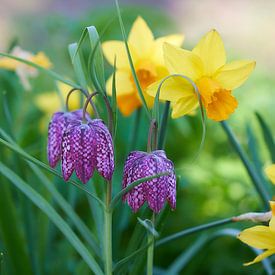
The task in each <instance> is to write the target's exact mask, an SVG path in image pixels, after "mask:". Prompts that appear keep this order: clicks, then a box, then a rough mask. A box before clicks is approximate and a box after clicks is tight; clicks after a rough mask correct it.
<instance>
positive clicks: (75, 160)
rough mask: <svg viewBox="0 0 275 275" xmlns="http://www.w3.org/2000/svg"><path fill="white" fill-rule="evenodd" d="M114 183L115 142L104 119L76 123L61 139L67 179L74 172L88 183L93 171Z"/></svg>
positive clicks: (63, 166)
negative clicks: (112, 180)
mask: <svg viewBox="0 0 275 275" xmlns="http://www.w3.org/2000/svg"><path fill="white" fill-rule="evenodd" d="M95 169H97V170H98V172H99V173H100V174H101V175H102V176H103V177H104V178H105V179H106V180H111V178H112V175H113V172H114V150H113V141H112V137H111V134H110V132H109V130H108V128H107V127H106V126H105V124H104V123H103V121H102V120H101V119H93V120H89V121H88V122H87V123H85V122H82V121H77V120H76V121H74V122H73V123H71V124H70V125H69V127H68V128H67V129H66V131H65V132H64V135H63V140H62V173H63V178H64V180H66V181H67V180H68V179H69V178H70V176H71V175H72V173H73V171H74V170H75V172H76V175H77V177H78V178H79V179H80V180H81V181H82V182H83V183H86V182H87V181H88V180H89V179H90V178H91V177H92V175H93V172H94V170H95Z"/></svg>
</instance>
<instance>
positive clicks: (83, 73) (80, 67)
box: [68, 43, 88, 89]
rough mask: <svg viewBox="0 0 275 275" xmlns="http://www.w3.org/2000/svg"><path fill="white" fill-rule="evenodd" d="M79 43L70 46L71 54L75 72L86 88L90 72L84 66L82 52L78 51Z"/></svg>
mask: <svg viewBox="0 0 275 275" xmlns="http://www.w3.org/2000/svg"><path fill="white" fill-rule="evenodd" d="M77 48H78V45H77V43H72V44H70V45H69V46H68V50H69V54H70V57H71V61H72V64H73V67H74V72H75V75H76V78H77V80H78V82H79V83H80V85H81V86H82V87H83V88H84V89H87V80H86V79H88V74H87V70H86V69H85V68H84V64H83V63H82V60H81V57H80V52H78V53H77V54H76V52H77Z"/></svg>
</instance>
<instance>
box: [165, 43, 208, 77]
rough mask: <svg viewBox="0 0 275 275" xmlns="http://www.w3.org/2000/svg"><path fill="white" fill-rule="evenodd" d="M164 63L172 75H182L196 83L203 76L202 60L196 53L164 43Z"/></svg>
mask: <svg viewBox="0 0 275 275" xmlns="http://www.w3.org/2000/svg"><path fill="white" fill-rule="evenodd" d="M163 50H164V62H165V65H166V66H167V68H168V70H169V72H170V74H182V75H185V76H187V77H189V78H191V79H192V80H193V81H196V80H197V79H198V78H199V77H201V76H202V74H203V64H202V61H201V59H200V58H199V57H198V56H197V55H196V54H194V53H192V52H190V51H187V50H183V49H181V48H178V47H175V46H172V45H170V44H168V43H164V45H163Z"/></svg>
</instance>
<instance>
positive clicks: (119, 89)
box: [106, 70, 134, 95]
mask: <svg viewBox="0 0 275 275" xmlns="http://www.w3.org/2000/svg"><path fill="white" fill-rule="evenodd" d="M112 86H113V75H111V76H110V77H109V79H108V80H107V83H106V88H107V93H108V94H109V95H112ZM133 91H134V84H133V82H131V75H130V72H128V71H123V70H117V71H116V93H117V95H127V94H130V93H133Z"/></svg>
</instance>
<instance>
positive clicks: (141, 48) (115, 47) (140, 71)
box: [102, 17, 183, 116]
mask: <svg viewBox="0 0 275 275" xmlns="http://www.w3.org/2000/svg"><path fill="white" fill-rule="evenodd" d="M164 42H169V43H170V44H173V45H176V46H180V45H181V44H182V42H183V36H182V35H178V34H174V35H169V36H165V37H160V38H157V39H155V38H154V36H153V33H152V31H151V30H150V29H149V27H148V25H147V24H146V22H145V21H144V20H143V19H142V18H141V17H138V18H137V19H136V21H135V22H134V24H133V26H132V28H131V31H130V34H129V37H128V45H129V48H130V52H131V57H132V59H133V63H134V67H135V70H136V74H137V77H138V79H139V82H140V84H141V88H142V90H143V94H144V97H145V100H146V102H147V104H148V106H149V107H151V106H152V104H153V98H152V97H151V96H149V95H148V94H146V93H145V92H144V90H145V89H146V88H147V87H148V86H149V85H150V84H152V83H153V82H155V81H157V80H159V79H161V78H163V77H164V76H166V75H168V71H167V69H166V68H165V66H164V60H163V50H162V47H163V43H164ZM102 48H103V53H104V55H105V57H106V59H107V61H108V62H109V63H110V64H111V65H113V64H114V59H115V56H116V67H117V71H116V89H117V103H118V108H119V110H120V111H121V113H122V114H123V115H125V116H127V115H130V114H131V113H132V112H133V111H134V110H136V109H137V108H139V107H140V106H141V105H142V102H141V100H140V98H139V95H138V91H137V89H136V87H135V83H134V79H133V77H132V72H131V68H130V65H129V61H128V57H127V53H126V49H125V45H124V42H122V41H107V42H105V43H103V44H102ZM111 91H112V76H111V77H110V78H109V80H108V82H107V92H108V94H110V95H111V93H112V92H111Z"/></svg>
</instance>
